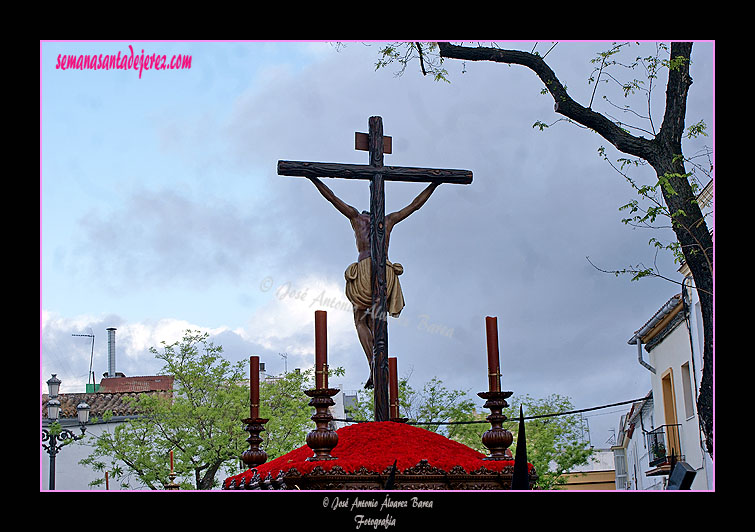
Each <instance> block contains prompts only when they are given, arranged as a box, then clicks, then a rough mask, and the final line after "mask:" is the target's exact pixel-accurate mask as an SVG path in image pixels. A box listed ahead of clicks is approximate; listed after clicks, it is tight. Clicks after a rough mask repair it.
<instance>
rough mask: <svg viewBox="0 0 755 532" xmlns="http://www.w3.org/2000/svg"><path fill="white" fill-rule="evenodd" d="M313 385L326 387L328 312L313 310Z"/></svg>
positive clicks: (319, 388) (322, 388) (320, 388)
mask: <svg viewBox="0 0 755 532" xmlns="http://www.w3.org/2000/svg"><path fill="white" fill-rule="evenodd" d="M315 387H316V388H317V389H318V390H324V389H325V388H327V387H328V313H327V312H325V311H324V310H316V311H315Z"/></svg>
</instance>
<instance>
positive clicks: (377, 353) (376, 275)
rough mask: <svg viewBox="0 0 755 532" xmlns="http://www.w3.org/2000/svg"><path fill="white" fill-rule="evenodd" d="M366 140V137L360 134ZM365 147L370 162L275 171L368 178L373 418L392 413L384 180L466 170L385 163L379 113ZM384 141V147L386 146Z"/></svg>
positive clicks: (441, 176)
mask: <svg viewBox="0 0 755 532" xmlns="http://www.w3.org/2000/svg"><path fill="white" fill-rule="evenodd" d="M365 136H366V137H367V142H366V143H365V142H364V137H365ZM365 146H366V150H367V151H369V154H370V162H369V164H368V165H363V164H341V163H322V162H305V161H278V174H279V175H285V176H295V177H317V178H320V177H335V178H344V179H366V180H369V181H370V254H371V255H370V256H371V266H372V284H371V286H372V308H371V309H370V312H371V315H372V327H373V331H372V332H373V350H372V353H373V372H372V375H373V384H374V392H373V393H374V398H375V421H388V420H389V419H390V413H389V401H388V386H389V379H388V312H387V310H388V306H387V301H386V292H387V286H386V284H387V283H386V273H385V268H386V260H387V249H386V246H385V242H386V231H385V229H386V228H385V181H405V182H415V183H419V182H424V183H433V182H436V183H456V184H470V183H471V182H472V172H471V171H470V170H454V169H438V168H417V167H406V166H385V165H383V155H384V153H386V152H387V153H390V146H391V142H390V137H385V136H384V135H383V119H382V118H381V117H379V116H372V117H370V119H369V133H368V134H367V135H364V134H363V133H357V138H356V149H365ZM386 147H387V149H386Z"/></svg>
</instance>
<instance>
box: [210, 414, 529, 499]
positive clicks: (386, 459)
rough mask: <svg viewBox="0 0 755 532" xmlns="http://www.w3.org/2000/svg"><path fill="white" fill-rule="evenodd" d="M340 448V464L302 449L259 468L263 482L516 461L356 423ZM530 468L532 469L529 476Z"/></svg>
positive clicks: (342, 433) (400, 428) (391, 426)
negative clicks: (292, 475)
mask: <svg viewBox="0 0 755 532" xmlns="http://www.w3.org/2000/svg"><path fill="white" fill-rule="evenodd" d="M336 432H337V434H338V445H336V447H335V448H334V449H333V450H332V451H331V453H330V454H331V456H333V457H335V458H338V460H321V461H315V462H309V461H307V458H310V457H311V456H313V455H314V452H313V451H312V449H310V448H309V447H308V446H307V445H303V446H301V447H299V448H298V449H294V450H293V451H291V452H290V453H288V454H285V455H283V456H279V457H278V458H276V459H275V460H271V461H270V462H267V463H265V464H262V465H260V466H259V467H257V468H255V469H256V471H257V474H259V476H260V478H262V479H264V478H266V477H267V475H268V474H270V476H271V478H275V477H276V476H277V475H278V473H279V472H281V471H283V472H284V473H285V472H286V471H288V470H289V469H291V468H296V470H297V471H298V472H299V473H301V474H307V473H310V472H311V471H312V469H314V468H315V467H317V466H320V467H322V468H323V469H324V470H325V471H329V470H330V469H331V468H332V467H333V466H336V465H337V466H339V467H341V468H343V469H344V470H345V471H346V472H347V473H353V472H355V471H357V470H358V469H359V468H361V467H362V466H364V467H365V468H367V469H368V470H369V471H372V472H375V473H383V472H384V471H385V470H386V468H389V467H391V466H392V465H393V462H394V460H395V461H396V469H397V470H398V471H404V470H406V469H408V468H410V467H414V466H416V465H417V464H418V463H419V462H420V460H427V461H428V462H429V464H430V465H431V466H434V467H438V468H440V469H443V470H445V471H449V470H450V469H451V468H453V467H454V466H461V467H463V468H464V470H465V471H466V472H468V473H471V472H472V471H476V470H478V469H480V468H481V467H484V468H486V469H489V470H491V471H500V470H501V469H503V468H504V467H505V466H513V465H514V461H513V460H483V458H485V455H484V454H482V453H479V452H477V451H475V450H474V449H472V448H470V447H467V446H466V445H463V444H461V443H459V442H456V441H453V440H450V439H448V438H446V437H445V436H442V435H440V434H436V433H435V432H431V431H429V430H425V429H422V428H418V427H414V426H411V425H406V424H404V423H395V422H393V421H378V422H370V423H358V424H354V425H350V426H347V427H343V428H341V429H339V430H337V431H336ZM255 469H249V470H247V471H245V472H244V473H241V474H239V475H236V476H233V477H229V478H227V479H226V480H225V487H227V486H228V485H229V484H230V483H231V481H232V480H233V479H235V480H236V484H237V485H238V484H239V483H240V482H241V480H242V479H244V480H248V478H250V477H251V476H252V475H253V474H254V471H255ZM531 469H532V464H528V470H531Z"/></svg>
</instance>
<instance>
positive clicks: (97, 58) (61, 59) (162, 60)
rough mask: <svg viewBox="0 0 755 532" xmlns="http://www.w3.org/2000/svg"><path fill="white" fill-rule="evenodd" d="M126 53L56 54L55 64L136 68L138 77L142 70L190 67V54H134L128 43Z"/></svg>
mask: <svg viewBox="0 0 755 532" xmlns="http://www.w3.org/2000/svg"><path fill="white" fill-rule="evenodd" d="M128 49H129V51H128V53H123V54H121V52H120V50H119V51H118V53H117V54H91V55H90V54H79V55H63V54H58V61H57V63H56V64H55V68H56V69H57V70H138V71H139V79H141V77H142V72H143V71H144V70H184V69H189V68H191V56H190V55H181V54H178V55H174V56H172V57H171V58H170V60H168V56H167V55H164V54H163V55H160V54H156V53H153V54H145V53H144V50H143V49H142V52H141V54H136V55H134V48H133V47H132V46H131V45H130V44H129V45H128Z"/></svg>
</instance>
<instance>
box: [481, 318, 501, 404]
mask: <svg viewBox="0 0 755 532" xmlns="http://www.w3.org/2000/svg"><path fill="white" fill-rule="evenodd" d="M485 331H486V333H487V338H488V389H489V390H490V391H491V392H500V391H501V369H500V365H499V360H498V318H494V317H493V318H491V317H490V316H487V317H486V318H485Z"/></svg>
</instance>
